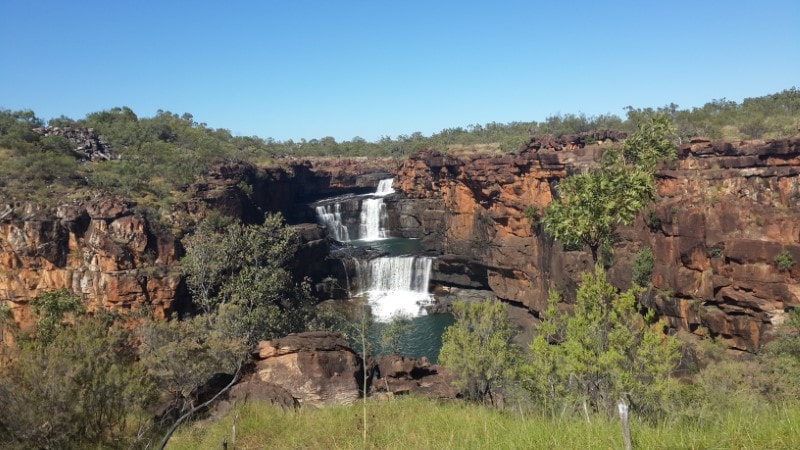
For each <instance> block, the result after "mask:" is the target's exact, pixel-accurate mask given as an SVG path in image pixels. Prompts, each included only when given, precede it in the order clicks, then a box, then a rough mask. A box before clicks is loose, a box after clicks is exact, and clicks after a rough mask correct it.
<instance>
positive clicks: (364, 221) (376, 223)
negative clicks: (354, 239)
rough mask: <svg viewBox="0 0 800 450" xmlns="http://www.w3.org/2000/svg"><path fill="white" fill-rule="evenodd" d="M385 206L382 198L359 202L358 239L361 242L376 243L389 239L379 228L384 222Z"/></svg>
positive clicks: (382, 229) (381, 228) (384, 231)
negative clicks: (379, 240)
mask: <svg viewBox="0 0 800 450" xmlns="http://www.w3.org/2000/svg"><path fill="white" fill-rule="evenodd" d="M386 216H387V214H386V205H385V204H384V203H383V199H382V198H367V199H364V200H363V201H362V202H361V215H360V216H359V225H358V238H359V239H361V240H362V241H377V240H378V239H384V238H387V237H389V235H388V233H387V232H386V230H385V229H384V228H383V227H382V226H381V224H382V223H384V222H385V221H386Z"/></svg>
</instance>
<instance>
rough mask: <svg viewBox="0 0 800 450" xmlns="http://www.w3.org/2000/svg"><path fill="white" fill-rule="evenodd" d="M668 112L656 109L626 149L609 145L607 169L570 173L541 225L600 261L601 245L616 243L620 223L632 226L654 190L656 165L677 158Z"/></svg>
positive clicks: (561, 183)
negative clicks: (657, 111)
mask: <svg viewBox="0 0 800 450" xmlns="http://www.w3.org/2000/svg"><path fill="white" fill-rule="evenodd" d="M674 135H675V129H674V127H673V126H672V122H671V120H670V118H669V116H666V115H665V114H654V115H652V116H650V117H649V118H647V120H645V121H644V122H642V123H641V124H640V125H639V128H638V130H637V131H636V132H635V133H633V134H632V135H631V136H629V137H628V139H626V140H625V142H624V143H623V145H622V147H621V148H612V149H608V150H606V152H605V153H604V154H603V159H602V163H603V168H602V169H601V170H594V171H590V172H585V173H581V174H577V175H573V176H570V177H567V178H565V179H563V180H561V182H560V183H559V185H558V188H557V193H558V198H557V199H556V200H555V201H553V202H552V203H550V204H549V205H548V206H547V208H545V210H544V215H543V217H542V219H541V224H542V226H543V228H544V230H545V231H547V232H548V233H549V234H550V235H551V236H553V238H555V239H556V240H558V241H561V242H562V243H563V244H565V245H580V246H588V247H589V250H590V251H591V252H592V259H593V261H594V262H595V263H597V262H598V251H599V250H600V248H601V247H604V246H611V245H612V244H613V243H614V239H615V235H616V228H617V226H618V225H629V224H630V223H631V222H633V219H634V218H635V217H636V214H638V213H639V211H640V210H642V209H643V208H644V207H645V206H646V205H647V203H648V202H650V201H651V200H652V199H653V196H654V194H655V178H654V172H653V170H654V168H655V166H656V164H657V163H658V162H659V161H662V160H669V159H673V158H674V157H675V148H674V145H673V143H672V142H673V139H674Z"/></svg>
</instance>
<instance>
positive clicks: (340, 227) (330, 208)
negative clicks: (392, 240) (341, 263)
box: [315, 178, 394, 242]
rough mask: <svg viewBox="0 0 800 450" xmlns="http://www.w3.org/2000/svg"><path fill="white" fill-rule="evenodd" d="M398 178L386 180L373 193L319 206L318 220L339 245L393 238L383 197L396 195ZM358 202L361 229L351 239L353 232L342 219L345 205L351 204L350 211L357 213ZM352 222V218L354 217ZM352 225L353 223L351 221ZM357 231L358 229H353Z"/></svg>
mask: <svg viewBox="0 0 800 450" xmlns="http://www.w3.org/2000/svg"><path fill="white" fill-rule="evenodd" d="M393 182H394V178H386V179H383V180H380V182H378V188H377V189H376V191H375V192H374V193H373V194H367V195H363V196H357V197H348V198H346V199H341V200H339V201H333V202H331V203H327V204H324V205H318V206H316V208H315V209H316V212H317V218H318V219H319V221H320V223H321V224H322V225H325V226H326V227H327V228H328V230H329V233H330V235H331V236H332V237H333V238H334V239H336V240H337V241H339V242H350V241H356V240H361V241H377V240H379V239H386V238H388V237H389V231H388V230H387V229H386V225H385V223H386V219H387V217H388V214H387V212H386V205H385V204H384V203H383V197H385V196H387V195H389V194H392V193H394V189H392V183H393ZM355 202H358V203H357V205H358V211H359V215H358V230H355V229H353V231H356V232H357V234H356V235H355V236H351V234H350V231H349V230H348V228H347V225H345V221H344V220H343V218H342V204H349V205H350V207H349V208H347V209H346V210H347V211H354V209H353V207H352V205H353V204H354V203H355ZM350 220H352V217H351V218H350ZM350 223H352V222H350ZM353 228H355V227H353Z"/></svg>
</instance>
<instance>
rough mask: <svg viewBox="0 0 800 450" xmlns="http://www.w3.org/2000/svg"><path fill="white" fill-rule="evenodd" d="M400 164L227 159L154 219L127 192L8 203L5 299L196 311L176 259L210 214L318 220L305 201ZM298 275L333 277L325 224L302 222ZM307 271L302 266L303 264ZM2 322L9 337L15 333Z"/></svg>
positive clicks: (23, 321)
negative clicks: (71, 296)
mask: <svg viewBox="0 0 800 450" xmlns="http://www.w3.org/2000/svg"><path fill="white" fill-rule="evenodd" d="M398 164H399V163H397V162H396V161H394V160H391V159H375V158H372V159H369V160H367V159H366V158H353V159H342V160H338V159H337V160H319V161H314V162H311V161H308V160H291V161H284V166H283V167H278V168H270V169H257V168H255V167H253V166H251V165H248V164H241V163H228V164H221V165H217V166H214V167H212V168H211V170H210V171H209V173H208V175H207V176H206V177H205V178H204V179H202V180H199V181H198V182H196V183H195V184H194V185H192V186H191V187H190V188H189V192H188V195H187V198H188V200H186V201H184V202H180V203H177V204H174V205H171V206H170V207H169V208H168V209H166V210H162V211H161V212H160V219H159V220H153V219H152V217H153V214H152V211H148V208H144V207H140V206H139V205H137V204H136V203H135V202H132V201H129V200H127V199H123V198H119V197H111V196H103V195H98V196H96V197H95V198H85V199H81V200H73V201H70V202H66V203H64V204H61V205H59V206H56V207H42V206H39V205H33V204H27V203H6V204H3V203H0V302H2V303H4V304H5V305H8V306H10V308H11V313H12V316H13V320H14V321H15V322H16V323H17V324H19V325H21V326H23V327H24V326H26V325H28V324H29V323H30V322H31V313H30V308H29V305H28V303H29V301H30V300H31V299H33V298H35V297H36V296H38V295H39V294H41V293H43V292H46V291H51V290H56V289H62V288H63V289H67V290H69V291H71V292H73V293H75V294H78V295H80V296H81V297H82V298H83V299H84V301H85V302H86V304H87V307H88V308H89V310H92V309H95V308H116V309H120V310H136V309H140V308H143V307H147V308H150V309H152V312H153V314H154V315H155V316H156V317H165V316H169V315H170V314H172V313H181V312H183V311H186V310H189V309H190V306H191V305H189V299H188V293H187V291H186V287H185V284H184V282H183V275H182V273H181V270H180V268H179V267H178V266H177V264H176V262H177V261H178V260H179V259H180V257H181V256H182V255H183V247H182V245H181V238H182V237H183V236H184V235H185V234H186V233H188V232H191V230H192V228H193V226H194V224H195V223H197V221H199V220H200V219H202V218H203V217H205V216H207V215H208V214H209V212H210V211H220V212H222V213H225V214H228V215H232V216H235V217H238V218H240V219H242V220H243V221H245V222H249V223H254V222H260V221H261V220H263V217H264V213H265V212H276V211H280V212H282V213H283V214H284V216H285V217H286V218H287V221H288V222H290V223H294V224H301V223H303V222H314V220H315V218H314V215H313V211H310V210H309V209H308V208H306V207H302V206H299V205H302V204H304V203H306V202H308V201H310V200H313V199H315V198H317V197H320V196H327V195H332V194H336V193H341V192H361V191H369V190H373V189H374V188H375V186H377V184H378V182H379V180H380V179H382V178H385V177H386V176H390V175H389V174H390V173H391V172H394V171H396V170H397V167H398ZM298 230H299V235H300V239H301V242H302V245H301V247H300V250H299V251H298V255H297V256H298V259H300V260H303V261H305V262H306V263H303V262H302V261H300V262H298V264H296V266H297V268H298V277H303V276H307V275H308V276H312V278H314V277H315V278H316V279H320V278H322V277H324V276H327V266H326V265H325V256H326V255H327V253H328V249H327V245H326V241H325V240H324V237H323V235H322V233H321V230H320V229H319V227H317V226H316V224H306V225H298ZM301 269H302V270H301ZM10 336H11V335H10V330H9V329H8V328H7V327H0V342H2V341H3V340H4V339H9V338H10Z"/></svg>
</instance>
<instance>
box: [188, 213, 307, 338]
mask: <svg viewBox="0 0 800 450" xmlns="http://www.w3.org/2000/svg"><path fill="white" fill-rule="evenodd" d="M185 242H186V256H185V257H184V258H183V259H182V260H181V264H182V266H183V268H184V271H185V273H186V283H187V285H188V287H189V290H190V291H191V292H192V294H193V298H194V301H195V303H196V304H197V306H198V307H199V308H200V310H201V311H203V312H204V317H205V319H206V320H207V321H208V322H209V323H210V324H213V327H215V328H220V329H225V330H226V331H227V333H228V334H229V335H230V336H236V337H240V338H242V339H244V340H245V341H246V342H250V343H254V342H257V341H258V340H262V339H270V338H274V337H277V336H281V335H285V334H288V333H291V332H296V331H302V330H303V329H305V326H306V324H307V323H308V322H309V321H311V320H312V319H313V317H312V316H313V315H314V311H315V308H314V307H315V301H314V299H313V296H312V295H311V293H310V288H309V287H308V285H307V284H305V283H303V284H300V285H297V284H295V283H294V280H293V279H292V276H291V274H290V273H289V271H288V270H287V268H286V264H287V263H288V261H289V259H290V258H291V257H292V255H294V252H295V250H296V248H297V244H298V241H297V236H296V234H295V231H294V230H293V229H292V228H290V227H288V226H286V224H285V223H284V221H283V217H282V216H281V215H280V214H275V215H272V214H269V215H267V217H266V218H265V219H264V223H263V224H261V225H244V224H241V223H227V224H226V223H224V221H223V222H220V221H214V220H211V221H206V222H205V223H201V224H200V225H199V226H198V228H197V230H196V231H195V233H194V234H193V235H192V236H190V237H189V238H187V239H186V241H185Z"/></svg>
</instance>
